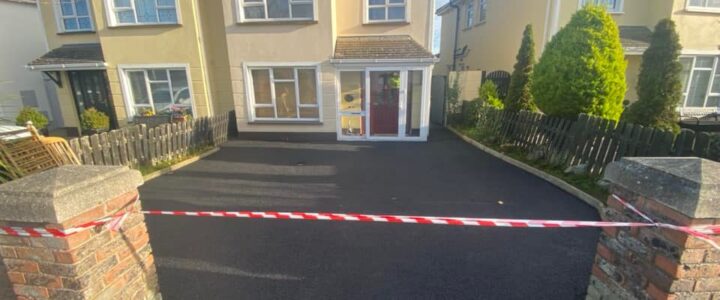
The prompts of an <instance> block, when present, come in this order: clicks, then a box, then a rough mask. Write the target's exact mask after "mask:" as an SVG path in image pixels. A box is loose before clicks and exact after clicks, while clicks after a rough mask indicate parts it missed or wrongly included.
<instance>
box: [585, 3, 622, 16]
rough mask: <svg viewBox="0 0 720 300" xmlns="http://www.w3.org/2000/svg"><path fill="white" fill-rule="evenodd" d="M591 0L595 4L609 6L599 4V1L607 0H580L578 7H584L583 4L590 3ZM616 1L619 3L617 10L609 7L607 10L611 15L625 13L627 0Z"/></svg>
mask: <svg viewBox="0 0 720 300" xmlns="http://www.w3.org/2000/svg"><path fill="white" fill-rule="evenodd" d="M590 1H592V3H593V4H595V5H600V6H602V7H607V5H604V4H598V2H605V1H606V0H578V9H580V8H583V6H585V4H586V3H588V2H590ZM615 3H616V4H617V8H616V9H615V10H609V9H608V11H607V12H608V13H609V14H611V15H612V14H623V13H625V0H617V2H615Z"/></svg>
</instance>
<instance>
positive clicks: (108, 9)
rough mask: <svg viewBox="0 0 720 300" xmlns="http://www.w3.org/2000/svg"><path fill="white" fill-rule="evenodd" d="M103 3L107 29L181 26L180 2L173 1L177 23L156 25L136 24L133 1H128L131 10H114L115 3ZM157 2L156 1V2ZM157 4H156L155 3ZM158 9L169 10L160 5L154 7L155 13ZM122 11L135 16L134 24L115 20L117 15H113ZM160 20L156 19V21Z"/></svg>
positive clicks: (111, 0) (108, 1) (106, 1)
mask: <svg viewBox="0 0 720 300" xmlns="http://www.w3.org/2000/svg"><path fill="white" fill-rule="evenodd" d="M104 1H105V15H106V17H107V20H108V26H109V27H125V26H157V25H180V24H182V18H181V16H182V13H180V1H179V0H174V1H175V14H176V17H177V22H159V21H158V22H157V23H138V22H137V11H136V9H135V0H130V6H131V8H115V3H114V1H113V0H104ZM156 1H157V0H156ZM156 4H157V2H156ZM158 8H170V7H169V6H162V5H156V6H155V11H156V13H157V9H158ZM123 10H130V11H132V12H133V13H134V14H135V23H120V22H119V21H118V19H117V14H115V13H116V12H118V11H123ZM159 19H160V18H159V17H158V20H159Z"/></svg>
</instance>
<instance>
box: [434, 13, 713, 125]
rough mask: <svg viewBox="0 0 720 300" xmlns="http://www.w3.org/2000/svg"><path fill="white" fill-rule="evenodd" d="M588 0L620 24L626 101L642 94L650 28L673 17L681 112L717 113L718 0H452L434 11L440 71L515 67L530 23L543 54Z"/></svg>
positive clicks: (635, 98) (442, 73)
mask: <svg viewBox="0 0 720 300" xmlns="http://www.w3.org/2000/svg"><path fill="white" fill-rule="evenodd" d="M588 2H590V3H594V4H599V5H603V6H605V7H607V10H608V12H609V13H610V14H611V15H612V17H613V19H615V21H616V22H617V24H618V26H619V29H620V38H621V41H622V44H623V48H624V50H625V57H626V59H627V61H628V68H627V72H626V75H627V86H628V91H627V94H626V99H627V100H628V101H630V102H632V101H635V100H637V94H636V91H635V86H636V84H637V80H638V73H639V72H640V64H641V61H642V54H643V52H644V51H645V49H647V47H648V45H649V41H650V35H651V33H652V31H651V30H652V28H654V26H655V24H657V23H658V22H659V21H660V20H661V19H664V18H670V19H672V20H673V21H675V23H676V24H677V30H678V33H679V35H680V42H681V44H682V46H683V50H682V56H681V58H680V62H681V63H682V64H683V67H684V69H683V80H684V81H683V84H684V86H683V88H684V94H683V95H684V96H683V99H682V103H681V105H680V106H681V108H680V110H681V113H682V115H683V116H686V117H687V116H697V115H706V114H709V113H713V112H717V111H718V105H719V104H720V1H713V0H534V1H527V0H451V1H450V2H449V3H448V4H447V5H444V6H442V7H440V8H439V9H438V10H437V12H436V13H437V14H438V15H440V16H441V17H442V35H441V46H440V62H439V63H438V65H437V66H436V68H435V74H436V75H446V74H447V73H448V72H450V71H454V70H457V71H461V70H483V71H489V72H490V71H495V70H504V71H511V70H512V67H513V65H514V63H515V55H516V54H517V51H518V48H519V47H520V40H521V38H522V32H523V29H524V27H525V25H526V24H532V25H533V28H534V34H535V36H534V38H535V42H536V49H535V50H536V53H537V57H540V54H541V53H542V51H543V49H544V47H545V45H546V44H547V43H548V42H549V41H550V39H551V38H552V37H553V36H554V35H555V33H557V32H558V30H560V28H561V27H562V26H563V24H566V23H567V22H568V21H569V20H570V18H571V16H572V15H573V14H574V13H575V12H576V11H577V10H578V9H580V8H581V7H582V6H583V5H585V4H586V3H588ZM458 16H459V18H458Z"/></svg>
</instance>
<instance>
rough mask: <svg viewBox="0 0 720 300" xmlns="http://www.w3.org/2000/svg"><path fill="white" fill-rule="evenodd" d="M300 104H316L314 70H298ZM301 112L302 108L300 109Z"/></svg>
mask: <svg viewBox="0 0 720 300" xmlns="http://www.w3.org/2000/svg"><path fill="white" fill-rule="evenodd" d="M298 85H299V89H300V103H301V104H317V80H316V76H315V70H307V69H305V70H298ZM300 112H301V113H302V110H301V111H300Z"/></svg>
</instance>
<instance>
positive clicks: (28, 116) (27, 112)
mask: <svg viewBox="0 0 720 300" xmlns="http://www.w3.org/2000/svg"><path fill="white" fill-rule="evenodd" d="M28 121H31V122H32V123H33V126H35V128H37V129H43V128H45V126H47V124H48V119H47V117H45V115H43V114H42V113H41V112H39V111H38V110H37V108H34V107H30V106H25V107H23V108H22V109H21V110H20V113H19V114H18V116H17V117H16V118H15V124H17V126H25V124H27V122H28Z"/></svg>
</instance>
